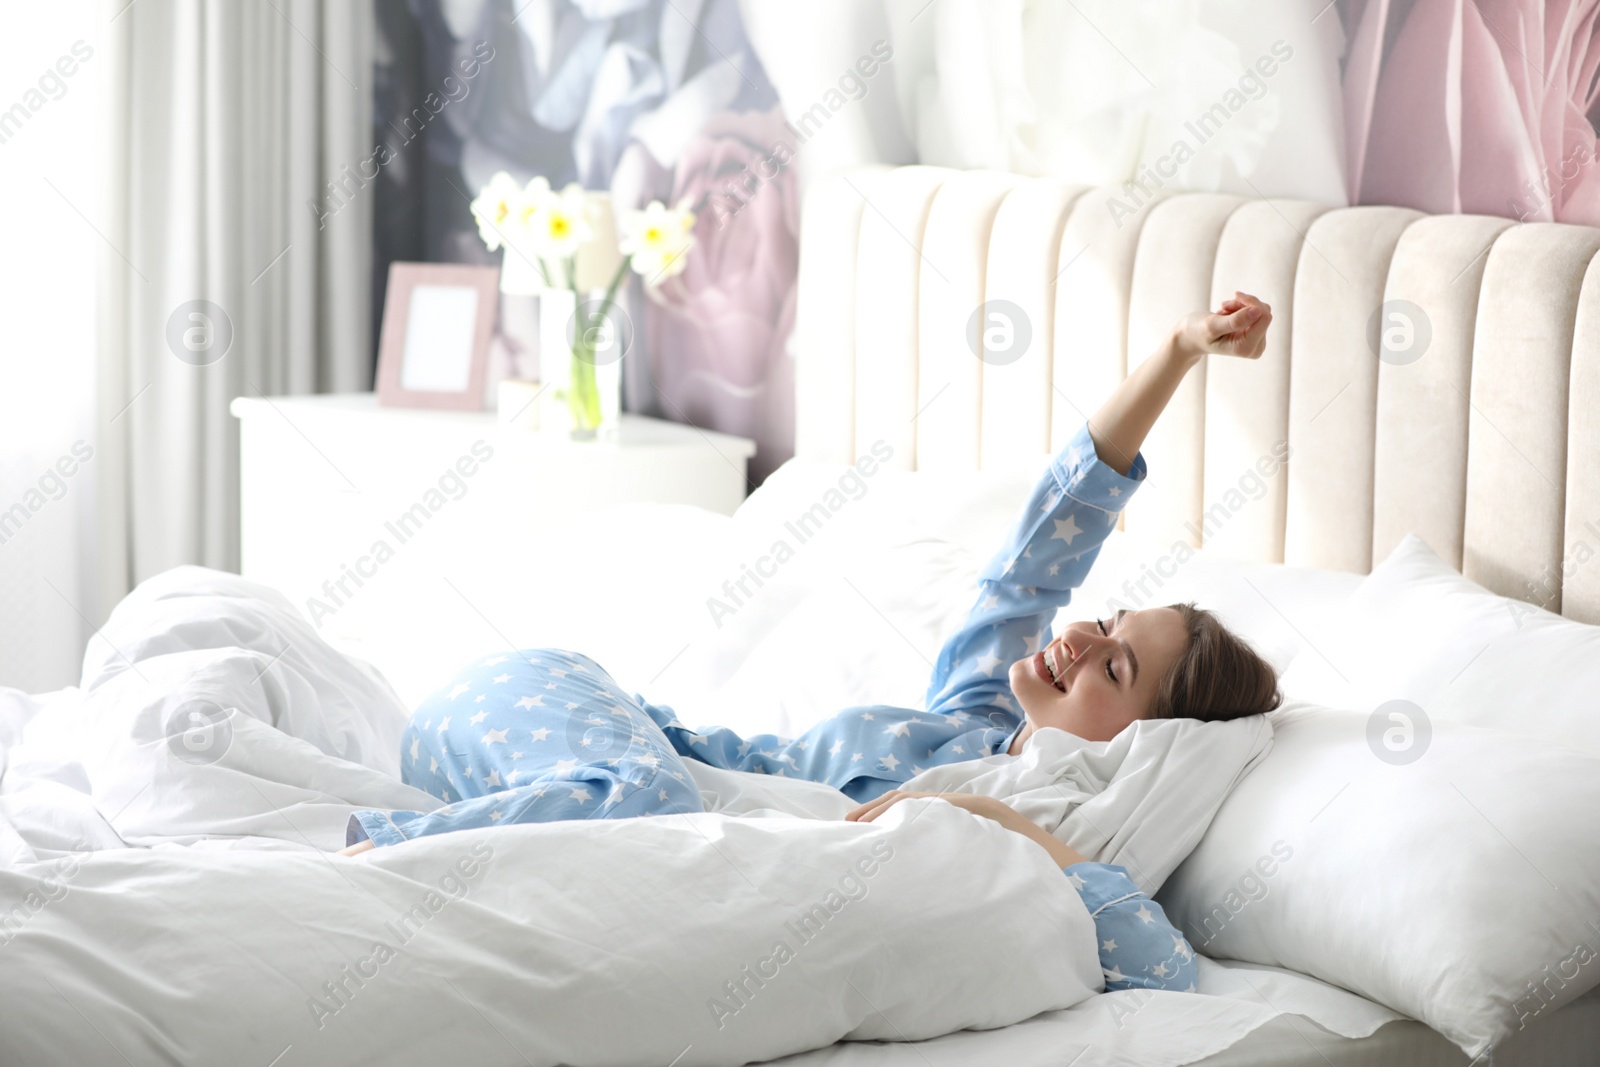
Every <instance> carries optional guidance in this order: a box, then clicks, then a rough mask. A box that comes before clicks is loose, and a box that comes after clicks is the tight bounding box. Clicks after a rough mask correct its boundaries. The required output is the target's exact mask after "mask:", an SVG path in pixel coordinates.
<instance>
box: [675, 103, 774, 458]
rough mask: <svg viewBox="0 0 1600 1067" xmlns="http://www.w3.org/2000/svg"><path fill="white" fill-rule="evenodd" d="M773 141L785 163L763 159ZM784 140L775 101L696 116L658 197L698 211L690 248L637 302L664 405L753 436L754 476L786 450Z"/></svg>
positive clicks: (686, 416)
mask: <svg viewBox="0 0 1600 1067" xmlns="http://www.w3.org/2000/svg"><path fill="white" fill-rule="evenodd" d="M780 142H781V143H783V144H784V145H785V148H784V150H783V151H782V152H781V153H780V155H781V156H782V158H784V159H788V160H789V163H788V165H774V164H775V163H776V162H777V161H774V162H773V163H769V162H768V161H769V160H771V159H772V157H773V146H774V145H775V144H778V143H780ZM792 143H793V142H792V138H791V137H790V136H789V135H788V132H787V131H786V129H785V128H784V123H783V117H782V115H781V113H779V112H778V111H777V110H776V109H774V110H772V111H767V112H754V111H751V112H743V113H737V114H736V113H725V114H722V115H718V116H716V117H715V118H713V119H712V120H711V121H710V122H709V123H707V124H706V126H705V128H704V129H703V130H702V131H701V133H700V135H699V137H698V138H696V140H695V141H694V142H692V143H691V144H690V145H689V147H688V148H687V149H685V151H684V153H683V155H682V157H681V158H680V159H679V161H678V166H677V168H676V171H675V174H674V176H673V181H672V189H671V193H670V195H664V196H663V197H662V199H664V200H666V201H667V202H668V203H669V204H673V205H676V204H678V203H679V202H680V201H682V200H684V199H685V198H687V199H688V201H689V203H690V204H691V205H692V206H693V207H694V210H695V211H696V212H697V213H698V218H697V219H696V222H695V246H694V250H693V251H692V252H691V253H690V254H689V265H688V266H687V267H686V268H685V269H684V271H683V273H682V274H680V275H678V276H677V277H675V278H672V279H670V280H668V281H667V282H665V283H664V284H663V285H662V286H661V287H660V288H659V289H658V290H656V291H655V293H654V294H653V298H652V299H651V301H650V302H649V304H648V306H647V309H646V312H645V329H646V331H647V334H648V348H647V351H648V352H649V356H650V368H651V373H652V376H653V377H654V379H655V385H656V390H657V392H658V393H659V394H660V397H661V401H662V403H661V410H662V413H663V414H664V415H665V416H667V417H668V418H672V419H679V420H685V421H688V422H692V423H694V424H696V425H699V426H706V427H712V428H715V429H718V430H723V431H726V432H728V433H733V434H738V435H740V436H742V437H749V438H753V439H754V440H755V441H756V444H757V452H756V456H755V458H754V459H753V460H752V461H751V477H752V478H753V479H756V480H760V479H761V478H764V477H766V475H767V474H769V473H771V471H772V470H773V469H775V468H776V467H777V466H778V465H779V464H780V463H782V462H783V461H784V460H785V459H788V458H789V456H791V455H792V454H793V452H794V372H793V366H794V364H793V360H792V359H790V358H789V355H788V352H787V347H786V346H787V344H788V340H789V334H790V332H791V330H792V329H793V327H794V301H795V278H796V275H797V274H798V271H799V262H800V260H799V248H800V243H799V235H800V215H799V204H798V203H797V197H798V193H797V188H796V183H795V175H794V166H793V161H792V155H791V153H792ZM768 175H771V177H767V176H768ZM730 189H732V190H733V192H731V193H730Z"/></svg>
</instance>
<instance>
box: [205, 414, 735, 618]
mask: <svg viewBox="0 0 1600 1067" xmlns="http://www.w3.org/2000/svg"><path fill="white" fill-rule="evenodd" d="M230 410H231V411H232V412H233V414H234V415H235V416H236V417H237V418H238V419H239V424H240V459H239V465H240V504H239V506H240V542H241V544H240V550H241V557H240V558H241V564H242V566H241V570H242V572H243V573H244V575H245V576H246V577H248V578H252V579H255V580H257V581H260V582H264V583H266V584H268V585H271V586H274V587H276V588H277V589H279V590H281V591H282V592H283V593H284V594H285V595H287V596H288V597H289V599H290V601H291V602H293V603H294V604H295V605H296V606H297V607H300V608H301V609H302V610H305V611H306V612H307V614H310V615H313V617H314V621H315V622H317V623H318V625H319V629H320V630H321V631H322V633H323V635H324V636H325V637H327V638H328V639H330V640H332V641H334V642H335V643H336V644H342V643H347V642H348V641H350V640H359V638H360V630H361V628H362V624H363V619H362V616H364V615H366V614H368V613H370V612H372V611H386V610H393V605H394V603H395V598H396V597H397V596H398V595H399V591H400V590H402V589H405V588H407V587H408V586H409V587H417V585H418V583H429V584H431V585H432V586H438V585H439V584H440V583H439V579H440V578H445V579H447V580H451V581H453V582H455V584H456V585H458V586H461V585H463V584H464V583H465V582H467V581H470V580H472V579H473V578H474V577H477V578H481V576H482V575H483V574H484V573H485V572H486V571H490V570H492V569H493V568H495V567H504V566H507V565H514V564H524V565H525V564H526V562H527V560H528V551H529V549H528V546H529V545H530V544H531V543H533V542H535V541H536V540H537V539H538V537H539V536H540V535H542V534H545V533H549V532H551V531H553V530H555V529H556V528H558V527H559V526H560V525H562V524H563V523H565V522H567V521H569V520H571V519H572V518H573V517H575V516H577V515H579V514H581V513H583V512H586V511H593V510H595V509H598V508H602V507H605V506H607V505H611V504H618V503H627V502H642V503H669V504H691V505H697V506H699V507H702V508H708V509H710V510H713V511H717V512H721V513H723V514H731V513H732V512H733V510H734V509H735V508H736V507H738V505H739V502H740V501H742V500H743V499H744V497H745V489H746V482H745V473H746V463H747V461H748V460H749V458H750V456H751V455H753V454H754V452H755V443H754V442H752V441H748V440H746V439H744V438H742V437H732V436H729V435H727V434H720V433H713V432H711V431H709V430H698V429H696V428H694V427H692V426H685V425H682V424H680V423H674V422H663V421H661V420H658V419H650V418H644V417H641V416H631V415H625V416H623V418H622V421H621V425H620V427H619V428H618V431H617V434H616V436H615V437H614V438H612V439H604V438H602V439H601V440H597V441H586V442H584V441H573V440H571V439H570V438H569V437H568V436H567V435H565V434H564V433H541V432H536V431H529V430H521V429H513V428H508V427H502V426H500V425H499V424H498V422H497V421H496V418H495V416H494V414H493V413H488V412H449V411H427V410H417V409H405V408H380V407H379V406H378V404H377V400H376V398H375V397H374V396H373V394H371V393H361V394H353V395H334V396H326V395H325V396H297V397H273V398H251V397H239V398H238V399H236V400H234V401H233V404H232V405H231V407H230ZM382 587H387V588H388V589H389V590H391V591H394V595H392V596H385V595H382V594H381V592H376V591H375V590H379V589H381V588H382ZM358 591H360V592H358ZM341 593H343V594H345V595H341ZM319 604H321V605H326V606H327V607H328V608H330V609H332V610H330V611H326V612H324V611H322V610H320V609H319V607H318V605H319Z"/></svg>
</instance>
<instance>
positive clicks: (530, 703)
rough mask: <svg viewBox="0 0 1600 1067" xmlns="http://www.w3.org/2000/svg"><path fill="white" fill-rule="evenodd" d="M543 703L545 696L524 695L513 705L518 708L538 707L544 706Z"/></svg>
mask: <svg viewBox="0 0 1600 1067" xmlns="http://www.w3.org/2000/svg"><path fill="white" fill-rule="evenodd" d="M543 705H544V697H523V698H522V699H521V700H519V701H517V702H516V704H514V705H513V707H517V708H537V707H542V706H543Z"/></svg>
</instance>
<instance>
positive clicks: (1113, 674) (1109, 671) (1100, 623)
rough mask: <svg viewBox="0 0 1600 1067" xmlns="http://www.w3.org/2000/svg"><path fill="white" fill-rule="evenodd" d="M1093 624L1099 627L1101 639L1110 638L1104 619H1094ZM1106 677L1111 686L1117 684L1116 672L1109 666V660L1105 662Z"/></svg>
mask: <svg viewBox="0 0 1600 1067" xmlns="http://www.w3.org/2000/svg"><path fill="white" fill-rule="evenodd" d="M1094 624H1095V625H1096V626H1098V627H1100V636H1102V637H1110V636H1111V635H1110V634H1109V633H1108V632H1107V631H1106V621H1105V620H1104V619H1096V620H1094ZM1106 677H1107V678H1110V679H1111V683H1112V684H1113V685H1115V684H1116V682H1117V670H1116V668H1115V667H1113V666H1112V665H1111V660H1110V659H1107V660H1106Z"/></svg>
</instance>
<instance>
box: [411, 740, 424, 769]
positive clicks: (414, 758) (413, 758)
mask: <svg viewBox="0 0 1600 1067" xmlns="http://www.w3.org/2000/svg"><path fill="white" fill-rule="evenodd" d="M421 747H422V738H420V737H413V738H412V739H411V762H412V763H415V762H417V750H418V749H419V748H421Z"/></svg>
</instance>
